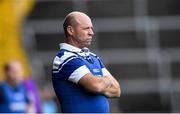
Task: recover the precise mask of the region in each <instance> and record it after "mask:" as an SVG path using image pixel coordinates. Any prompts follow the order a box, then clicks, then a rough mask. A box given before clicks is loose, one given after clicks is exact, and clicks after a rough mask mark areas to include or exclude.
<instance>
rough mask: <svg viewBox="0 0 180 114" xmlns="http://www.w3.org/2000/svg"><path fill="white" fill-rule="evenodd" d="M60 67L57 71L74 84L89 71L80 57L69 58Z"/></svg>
mask: <svg viewBox="0 0 180 114" xmlns="http://www.w3.org/2000/svg"><path fill="white" fill-rule="evenodd" d="M60 69H61V70H60V72H59V73H61V74H62V75H63V76H66V77H67V79H68V80H69V81H71V82H74V83H76V84H77V83H78V81H79V80H80V79H81V78H82V77H83V76H85V75H86V74H87V73H90V70H89V69H88V68H87V67H86V65H85V63H84V61H83V60H81V59H80V58H73V59H70V60H69V61H67V62H66V63H65V64H64V65H62V66H61V68H60Z"/></svg>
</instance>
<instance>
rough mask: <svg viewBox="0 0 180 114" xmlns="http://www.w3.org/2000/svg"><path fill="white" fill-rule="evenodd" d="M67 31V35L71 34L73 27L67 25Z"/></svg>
mask: <svg viewBox="0 0 180 114" xmlns="http://www.w3.org/2000/svg"><path fill="white" fill-rule="evenodd" d="M67 32H68V34H69V35H73V33H74V29H73V27H72V26H68V27H67Z"/></svg>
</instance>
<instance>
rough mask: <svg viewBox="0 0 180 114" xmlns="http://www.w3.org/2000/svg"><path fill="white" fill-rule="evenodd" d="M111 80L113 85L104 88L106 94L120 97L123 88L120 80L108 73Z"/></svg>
mask: <svg viewBox="0 0 180 114" xmlns="http://www.w3.org/2000/svg"><path fill="white" fill-rule="evenodd" d="M108 78H109V80H110V81H111V86H109V87H108V88H106V89H105V90H104V92H103V93H104V95H105V96H107V97H120V94H121V89H120V85H119V83H118V81H117V80H116V79H115V78H114V77H113V76H112V75H111V74H109V75H108Z"/></svg>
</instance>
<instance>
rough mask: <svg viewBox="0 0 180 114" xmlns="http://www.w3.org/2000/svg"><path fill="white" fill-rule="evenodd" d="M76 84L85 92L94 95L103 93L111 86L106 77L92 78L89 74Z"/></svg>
mask: <svg viewBox="0 0 180 114" xmlns="http://www.w3.org/2000/svg"><path fill="white" fill-rule="evenodd" d="M78 83H79V84H80V85H82V86H83V87H84V88H85V89H86V90H88V91H91V92H94V93H103V92H104V91H105V89H106V88H109V86H111V85H112V84H111V81H110V80H109V78H108V76H104V77H97V76H93V75H92V74H91V73H88V74H86V75H85V76H83V77H82V78H81V79H80V80H79V82H78Z"/></svg>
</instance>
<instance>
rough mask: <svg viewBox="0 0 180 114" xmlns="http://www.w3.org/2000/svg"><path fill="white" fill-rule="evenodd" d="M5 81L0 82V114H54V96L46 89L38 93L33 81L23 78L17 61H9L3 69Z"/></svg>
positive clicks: (55, 108)
mask: <svg viewBox="0 0 180 114" xmlns="http://www.w3.org/2000/svg"><path fill="white" fill-rule="evenodd" d="M3 71H4V74H5V80H4V81H2V82H0V113H56V112H58V108H57V104H56V102H55V100H54V96H53V95H52V93H51V92H50V91H49V89H48V88H47V87H44V88H42V89H41V90H40V91H39V88H38V87H37V85H36V83H35V81H33V79H32V78H31V77H30V76H29V77H28V78H24V76H23V68H22V65H21V63H20V62H19V61H17V60H10V61H8V62H7V63H6V64H5V65H4V67H3Z"/></svg>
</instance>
